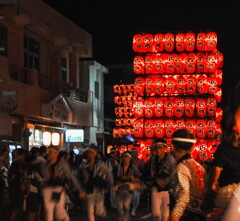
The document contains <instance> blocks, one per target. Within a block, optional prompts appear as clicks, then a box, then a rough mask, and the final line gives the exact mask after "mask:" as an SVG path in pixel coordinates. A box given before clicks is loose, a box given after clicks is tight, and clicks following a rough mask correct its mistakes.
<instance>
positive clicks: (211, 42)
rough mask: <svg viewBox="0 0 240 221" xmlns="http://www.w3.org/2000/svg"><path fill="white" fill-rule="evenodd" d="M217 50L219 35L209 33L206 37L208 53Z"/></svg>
mask: <svg viewBox="0 0 240 221" xmlns="http://www.w3.org/2000/svg"><path fill="white" fill-rule="evenodd" d="M216 48H217V34H216V33H215V32H208V33H207V35H206V51H214V50H216Z"/></svg>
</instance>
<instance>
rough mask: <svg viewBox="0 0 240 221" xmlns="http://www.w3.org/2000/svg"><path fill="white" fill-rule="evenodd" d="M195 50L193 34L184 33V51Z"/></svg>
mask: <svg viewBox="0 0 240 221" xmlns="http://www.w3.org/2000/svg"><path fill="white" fill-rule="evenodd" d="M194 49H195V34H194V33H193V32H188V33H186V51H193V50H194Z"/></svg>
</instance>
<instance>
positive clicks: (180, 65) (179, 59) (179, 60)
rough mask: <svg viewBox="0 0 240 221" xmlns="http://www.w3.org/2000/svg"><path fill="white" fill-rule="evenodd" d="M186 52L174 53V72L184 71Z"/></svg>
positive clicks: (181, 72)
mask: <svg viewBox="0 0 240 221" xmlns="http://www.w3.org/2000/svg"><path fill="white" fill-rule="evenodd" d="M186 56H187V55H186V54H185V53H181V54H179V55H177V54H176V55H175V70H176V73H179V74H183V73H185V68H186V63H185V61H186Z"/></svg>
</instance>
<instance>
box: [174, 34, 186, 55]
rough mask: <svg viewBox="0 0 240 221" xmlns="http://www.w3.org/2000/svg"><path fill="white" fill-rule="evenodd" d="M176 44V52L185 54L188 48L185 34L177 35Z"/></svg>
mask: <svg viewBox="0 0 240 221" xmlns="http://www.w3.org/2000/svg"><path fill="white" fill-rule="evenodd" d="M175 42H176V50H177V51H179V52H183V51H184V50H185V47H186V38H185V34H183V33H177V34H176V38H175Z"/></svg>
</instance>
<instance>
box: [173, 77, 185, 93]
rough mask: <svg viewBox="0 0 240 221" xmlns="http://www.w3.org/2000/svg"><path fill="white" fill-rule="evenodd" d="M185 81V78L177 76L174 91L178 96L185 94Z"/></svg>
mask: <svg viewBox="0 0 240 221" xmlns="http://www.w3.org/2000/svg"><path fill="white" fill-rule="evenodd" d="M186 83H187V82H186V79H185V76H177V80H176V90H177V93H179V94H185V93H186Z"/></svg>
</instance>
